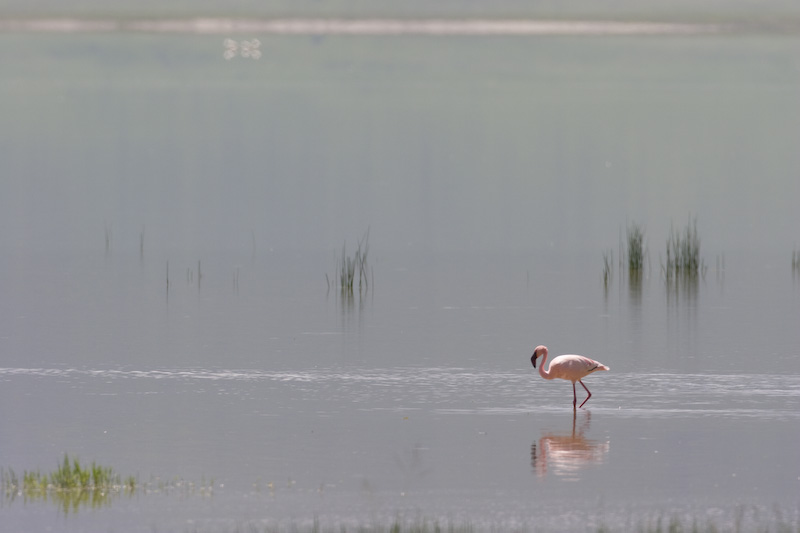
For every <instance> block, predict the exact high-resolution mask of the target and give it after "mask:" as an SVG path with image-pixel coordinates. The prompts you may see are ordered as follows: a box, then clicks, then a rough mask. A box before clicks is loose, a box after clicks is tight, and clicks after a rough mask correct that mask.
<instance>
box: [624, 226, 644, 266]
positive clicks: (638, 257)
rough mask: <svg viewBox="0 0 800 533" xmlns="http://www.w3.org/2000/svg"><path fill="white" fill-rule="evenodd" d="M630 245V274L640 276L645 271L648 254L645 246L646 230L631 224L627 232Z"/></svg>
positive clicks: (628, 251)
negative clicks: (645, 260) (645, 259)
mask: <svg viewBox="0 0 800 533" xmlns="http://www.w3.org/2000/svg"><path fill="white" fill-rule="evenodd" d="M625 236H626V239H627V244H628V250H627V255H628V274H629V275H638V274H640V273H641V272H642V269H644V257H645V254H646V250H645V245H644V228H643V227H642V226H640V225H639V224H637V223H636V222H631V223H630V224H628V227H627V228H626V230H625Z"/></svg>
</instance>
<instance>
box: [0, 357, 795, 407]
mask: <svg viewBox="0 0 800 533" xmlns="http://www.w3.org/2000/svg"><path fill="white" fill-rule="evenodd" d="M19 376H31V377H39V378H59V379H62V380H65V379H66V380H70V379H83V380H85V378H87V377H88V378H97V379H98V380H101V379H102V380H104V381H105V382H113V381H114V380H155V381H159V380H180V381H184V382H188V383H191V382H209V381H210V382H226V381H227V382H233V383H236V382H239V383H242V384H243V385H242V387H239V388H238V389H240V390H237V387H229V386H226V388H230V389H231V390H230V393H231V394H245V392H244V391H245V390H246V391H248V392H247V394H252V391H253V390H260V389H261V388H260V387H258V385H259V384H261V383H263V384H271V385H270V386H271V387H273V388H274V387H284V388H286V393H285V394H286V395H288V396H292V395H293V394H294V396H296V397H298V399H300V400H302V401H315V400H317V401H325V402H327V401H331V400H333V401H342V402H351V403H355V404H357V406H356V407H357V408H358V409H360V410H387V409H388V410H395V411H404V410H414V409H421V410H426V411H431V412H437V413H440V414H452V415H456V414H473V415H474V414H480V415H515V414H520V413H531V412H539V413H541V412H549V411H554V412H555V411H563V410H565V409H571V407H572V405H571V404H572V402H571V400H572V398H571V394H569V393H570V392H571V390H570V388H571V387H570V386H569V383H566V382H563V381H560V380H556V381H553V382H546V381H544V380H541V379H539V378H538V376H535V375H532V374H531V373H528V372H493V371H481V370H479V369H474V368H443V367H395V368H382V369H349V368H314V369H307V370H281V371H265V370H234V369H214V370H210V369H151V370H120V369H79V368H63V369H58V368H0V379H6V380H7V379H13V378H15V377H19ZM244 384H252V385H255V388H254V387H252V386H248V387H245V386H244ZM589 386H590V387H591V388H592V390H593V396H592V400H591V402H590V405H589V409H590V410H592V411H594V412H597V413H605V414H608V415H610V416H620V417H666V416H669V417H686V416H693V417H706V416H726V417H756V418H770V419H774V418H783V419H786V418H791V419H796V418H800V376H793V375H778V374H747V375H746V374H727V375H716V374H666V373H657V374H640V373H610V374H603V375H602V376H597V377H595V378H594V379H593V380H592V382H591V383H590V384H589ZM265 390H266V389H265Z"/></svg>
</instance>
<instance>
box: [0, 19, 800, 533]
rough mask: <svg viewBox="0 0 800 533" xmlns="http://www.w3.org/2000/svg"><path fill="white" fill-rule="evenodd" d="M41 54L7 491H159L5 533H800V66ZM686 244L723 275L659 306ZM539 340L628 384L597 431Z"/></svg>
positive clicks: (177, 37)
mask: <svg viewBox="0 0 800 533" xmlns="http://www.w3.org/2000/svg"><path fill="white" fill-rule="evenodd" d="M29 30H30V28H29V29H27V30H25V31H22V30H20V29H19V28H18V31H6V32H5V33H1V34H0V42H1V43H2V46H0V55H2V64H3V65H4V68H3V70H2V73H0V116H2V117H3V128H2V134H0V135H2V136H0V153H1V154H2V158H3V166H2V168H3V174H2V178H1V180H2V181H0V183H2V185H1V187H2V191H0V301H2V303H1V304H0V467H2V468H4V469H13V470H14V471H16V472H17V473H20V474H21V473H22V472H23V471H24V470H36V469H40V470H42V471H49V470H51V469H53V468H55V467H56V466H57V465H58V463H59V461H60V460H61V459H62V458H63V454H64V453H69V454H70V455H77V456H78V457H80V458H81V460H83V461H85V462H91V461H97V462H98V463H100V464H102V465H108V466H112V467H113V468H114V470H115V471H116V472H119V473H120V474H122V475H123V476H127V475H135V476H137V477H138V479H139V480H140V484H141V485H142V487H143V488H142V489H141V490H139V491H136V492H135V493H134V494H133V495H126V494H120V495H117V496H115V497H112V498H109V499H106V500H103V501H101V502H100V503H98V504H96V505H94V506H92V505H89V504H79V505H76V506H74V507H71V506H67V507H66V508H64V507H63V506H62V505H60V504H59V502H58V498H57V497H55V496H53V495H52V494H51V495H50V497H48V498H39V497H37V498H32V497H26V495H25V494H21V493H17V492H15V491H8V490H6V491H5V492H4V498H3V500H2V505H1V506H0V522H2V524H3V525H2V529H4V530H6V529H7V530H9V531H45V530H54V531H98V530H99V531H121V532H129V531H130V532H134V531H153V530H155V531H236V530H245V531H249V530H251V529H255V530H259V531H260V530H263V529H266V530H272V529H274V528H281V529H284V530H291V529H292V528H300V529H312V528H314V526H315V524H318V525H319V527H320V528H322V529H323V530H325V529H331V530H337V531H338V530H339V528H340V527H345V528H348V530H350V529H352V528H357V527H361V526H372V525H374V526H380V527H384V528H388V526H389V525H391V524H392V523H393V522H394V521H399V522H401V523H403V524H406V525H413V524H420V523H425V524H428V525H430V526H431V527H432V524H434V523H435V522H438V523H439V524H441V525H447V524H451V525H455V526H471V527H473V528H474V529H476V530H501V531H506V530H528V531H598V530H603V529H605V530H613V531H627V530H640V529H646V528H651V529H654V528H656V527H657V525H658V524H659V523H661V524H662V526H663V527H666V526H667V523H668V522H669V521H670V520H678V521H679V522H680V523H681V524H683V526H684V527H686V528H689V527H691V525H692V524H693V523H695V524H697V525H699V527H701V528H702V527H706V525H708V524H711V525H714V526H715V527H718V528H720V529H722V530H736V529H738V530H743V531H747V530H753V529H756V528H762V529H763V528H767V527H769V528H770V530H774V529H779V528H781V527H791V528H794V529H796V528H797V527H798V523H800V518H799V517H798V506H800V461H798V454H797V449H796V448H797V446H796V443H797V442H798V441H800V349H799V348H798V346H800V328H798V327H797V326H798V323H800V270H794V271H793V269H792V252H793V251H794V250H796V249H797V237H798V230H800V215H798V210H797V199H798V198H800V179H798V176H797V170H798V168H800V151H798V150H797V148H796V144H797V143H796V139H798V138H800V105H798V100H797V94H800V62H798V58H799V57H800V39H798V37H797V35H796V34H793V33H789V34H787V33H767V32H763V31H740V32H732V31H708V30H707V29H702V28H697V31H695V32H689V34H684V33H680V34H673V33H668V34H665V35H664V34H649V33H647V32H645V33H641V32H638V33H637V32H634V34H633V35H618V34H617V35H596V34H591V35H564V34H560V35H539V34H533V35H497V34H493V35H473V34H459V35H425V36H421V35H418V34H413V32H412V34H403V35H391V36H388V35H375V34H367V35H319V34H314V35H305V34H302V33H301V34H299V35H283V34H275V33H264V34H246V35H245V34H232V35H224V34H216V33H215V34H212V35H203V34H195V33H180V32H179V33H169V32H153V33H145V32H138V31H110V32H105V33H104V32H92V31H80V32H71V33H54V32H52V31H29ZM225 38H231V39H233V40H235V42H236V43H237V53H240V48H241V42H242V41H245V40H247V41H250V42H252V39H253V38H258V39H259V41H260V44H259V45H258V50H260V51H261V53H262V55H261V57H260V58H259V59H258V60H253V59H251V58H245V57H242V56H241V55H238V56H236V57H235V58H233V59H231V60H228V61H226V60H225V59H224V57H223V54H224V53H225V51H226V50H227V49H229V48H230V47H227V48H226V46H224V45H223V39H225ZM690 216H691V217H694V216H696V217H697V227H698V232H699V234H700V236H701V239H702V241H701V242H702V247H701V256H702V258H703V259H704V261H705V263H706V265H707V270H706V271H705V274H704V275H702V276H700V277H699V278H698V279H694V280H690V281H685V280H681V282H680V283H677V284H674V283H672V284H671V283H667V282H666V280H665V279H664V277H663V276H662V273H661V266H660V265H661V262H662V260H663V257H664V254H665V242H666V237H667V234H668V231H669V229H670V226H671V225H673V226H674V227H676V228H683V227H684V226H685V224H686V221H687V220H688V219H689V217H690ZM631 221H635V222H637V223H640V224H643V225H644V227H645V231H646V239H647V247H648V257H649V261H648V262H647V263H646V268H645V272H644V275H643V277H642V279H641V280H637V279H635V278H634V279H631V278H630V277H629V276H628V275H627V274H626V273H625V272H623V269H621V268H620V265H619V262H618V260H619V250H620V240H621V234H623V236H624V231H625V227H626V224H628V223H629V222H631ZM367 228H369V231H370V235H369V245H370V249H369V255H368V261H369V265H370V277H369V282H370V285H369V288H368V289H364V290H362V291H361V292H359V290H358V289H356V290H355V293H354V295H353V296H352V298H350V297H346V296H343V295H342V293H341V292H340V291H339V289H338V288H335V287H334V288H330V287H329V286H328V282H327V281H326V274H327V275H328V276H329V277H331V278H332V277H334V276H333V275H334V269H335V256H336V254H339V255H341V246H342V243H343V242H345V241H347V247H348V248H347V253H348V254H350V253H352V251H353V250H354V249H355V245H356V241H357V239H358V238H359V237H361V236H362V235H363V234H364V232H365V231H366V230H367ZM609 249H611V250H613V253H614V260H613V265H614V269H613V272H612V275H611V277H610V282H609V283H607V284H606V283H604V282H603V277H602V272H603V261H602V252H603V251H604V250H609ZM167 280H169V282H168V283H167ZM537 344H546V345H548V346H549V348H550V353H551V354H552V355H557V354H559V353H582V354H584V355H587V356H590V357H593V358H595V359H598V360H600V361H602V362H603V363H605V364H606V365H608V366H609V367H611V372H609V373H602V374H595V375H592V376H590V377H589V378H587V379H586V381H585V383H586V384H587V386H588V387H589V388H590V389H591V390H592V393H593V396H592V399H591V400H590V401H589V402H588V403H587V404H586V406H585V408H584V409H578V410H577V411H573V409H572V398H571V395H570V394H569V392H571V390H570V389H571V386H570V383H568V382H564V381H553V382H549V381H544V380H542V379H541V378H540V377H539V376H538V375H537V373H536V371H535V370H534V369H533V368H532V367H531V365H530V356H531V353H532V351H533V348H534V347H535V346H536V345H537ZM579 390H580V387H579ZM659 521H660V522H659Z"/></svg>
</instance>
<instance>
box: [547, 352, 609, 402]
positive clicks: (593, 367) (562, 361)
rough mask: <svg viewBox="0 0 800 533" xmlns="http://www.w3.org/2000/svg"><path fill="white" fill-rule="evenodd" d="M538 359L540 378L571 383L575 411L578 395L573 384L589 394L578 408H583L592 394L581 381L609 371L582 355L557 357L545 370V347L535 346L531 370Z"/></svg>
mask: <svg viewBox="0 0 800 533" xmlns="http://www.w3.org/2000/svg"><path fill="white" fill-rule="evenodd" d="M539 357H541V358H542V364H541V365H540V366H539V375H540V376H542V377H543V378H544V379H555V378H560V379H566V380H567V381H571V382H572V408H573V409H575V406H576V405H577V404H578V394H577V392H575V382H576V381H577V382H578V383H580V384H581V386H582V387H583V388H584V389H586V392H587V393H588V394H589V396H587V397H586V399H585V400H583V403H582V404H581V405H580V407H583V404H584V403H586V402H588V401H589V398H591V397H592V393H591V392H590V391H589V389H587V388H586V385H584V384H583V381H581V379H583V378H585V377H586V376H588V375H589V374H591V373H592V372H596V371H598V370H611V369H610V368H608V367H607V366H606V365H604V364H603V363H598V362H597V361H595V360H593V359H589V358H588V357H584V356H582V355H559V356H558V357H556V358H555V359H553V360H552V361H551V362H550V369H549V370H545V369H544V364H545V363H546V362H547V346H537V347H536V349H535V350H534V351H533V355H532V356H531V364H532V365H533V368H536V359H538V358H539Z"/></svg>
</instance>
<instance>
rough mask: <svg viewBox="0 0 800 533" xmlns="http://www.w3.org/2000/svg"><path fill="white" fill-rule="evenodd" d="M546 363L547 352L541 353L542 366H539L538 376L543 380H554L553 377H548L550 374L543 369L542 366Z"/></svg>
mask: <svg viewBox="0 0 800 533" xmlns="http://www.w3.org/2000/svg"><path fill="white" fill-rule="evenodd" d="M546 363H547V350H545V351H544V352H543V353H542V364H541V365H539V375H540V376H542V377H543V378H544V379H554V378H553V376H551V375H550V372H548V371H547V370H545V369H544V365H545V364H546Z"/></svg>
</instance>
